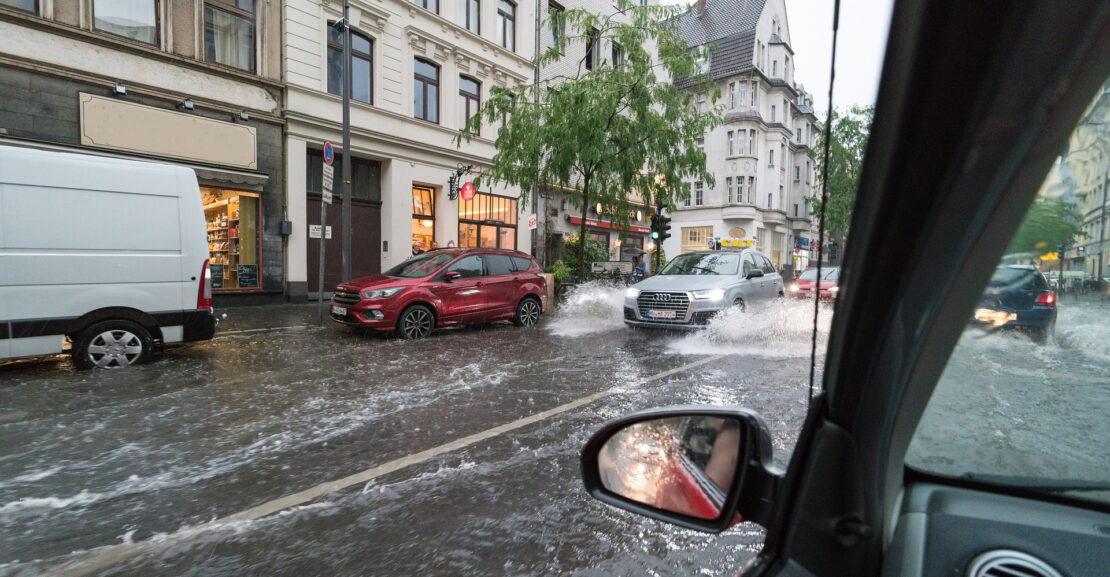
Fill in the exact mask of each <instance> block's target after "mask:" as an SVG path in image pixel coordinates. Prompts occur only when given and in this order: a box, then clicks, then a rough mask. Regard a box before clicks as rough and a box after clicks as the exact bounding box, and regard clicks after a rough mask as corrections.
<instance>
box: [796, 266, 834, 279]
mask: <svg viewBox="0 0 1110 577" xmlns="http://www.w3.org/2000/svg"><path fill="white" fill-rule="evenodd" d="M821 276H822V277H823V280H837V278H839V277H840V269H838V268H831V269H822V270H821ZM798 280H817V269H815V268H811V269H809V270H807V271H805V272H803V273H802V276H799V277H798Z"/></svg>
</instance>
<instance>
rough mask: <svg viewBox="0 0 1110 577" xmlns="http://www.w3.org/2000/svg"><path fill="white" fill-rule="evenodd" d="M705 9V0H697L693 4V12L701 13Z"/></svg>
mask: <svg viewBox="0 0 1110 577" xmlns="http://www.w3.org/2000/svg"><path fill="white" fill-rule="evenodd" d="M704 10H705V0H698V1H697V3H696V4H694V14H701V13H702V12H703V11H704Z"/></svg>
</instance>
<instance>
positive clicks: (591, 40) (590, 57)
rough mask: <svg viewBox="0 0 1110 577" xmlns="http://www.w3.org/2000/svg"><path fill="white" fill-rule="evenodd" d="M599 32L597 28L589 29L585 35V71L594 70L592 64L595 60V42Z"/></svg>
mask: <svg viewBox="0 0 1110 577" xmlns="http://www.w3.org/2000/svg"><path fill="white" fill-rule="evenodd" d="M600 35H601V32H598V30H597V28H590V30H589V32H587V33H586V70H593V69H594V62H595V60H596V59H597V40H598V36H600Z"/></svg>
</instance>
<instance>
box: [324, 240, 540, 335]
mask: <svg viewBox="0 0 1110 577" xmlns="http://www.w3.org/2000/svg"><path fill="white" fill-rule="evenodd" d="M546 309H547V280H546V279H545V278H544V276H543V271H541V270H540V267H539V265H538V264H536V261H535V260H534V259H533V258H532V257H531V256H529V255H527V254H525V253H522V252H517V251H513V250H500V249H494V248H469V249H468V248H444V249H435V250H432V251H429V252H426V253H423V254H420V255H417V256H414V257H412V258H410V259H409V260H406V261H405V262H403V263H401V264H399V265H397V266H395V267H393V268H391V269H389V270H387V271H385V273H384V274H380V275H371V276H365V277H361V278H356V279H354V280H350V281H347V282H344V283H341V284H340V285H339V286H338V287H336V289H335V293H334V296H332V299H331V318H332V319H333V320H335V321H336V322H340V323H343V324H345V325H351V326H356V327H364V328H369V329H375V330H379V331H393V330H396V331H397V333H398V334H399V335H400V336H401V338H405V339H420V338H424V337H426V336H428V335H429V334H431V332H432V329H434V328H436V327H450V326H461V325H467V324H473V323H485V322H490V321H498V320H512V321H513V324H515V325H517V326H520V327H530V326H534V325H535V324H536V322H537V321H538V320H539V317H540V313H542V312H543V311H544V310H546Z"/></svg>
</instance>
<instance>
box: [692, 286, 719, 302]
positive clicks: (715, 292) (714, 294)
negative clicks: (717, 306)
mask: <svg viewBox="0 0 1110 577" xmlns="http://www.w3.org/2000/svg"><path fill="white" fill-rule="evenodd" d="M694 298H696V299H698V300H708V301H719V300H721V299H723V298H725V289H709V290H703V291H694Z"/></svg>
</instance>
